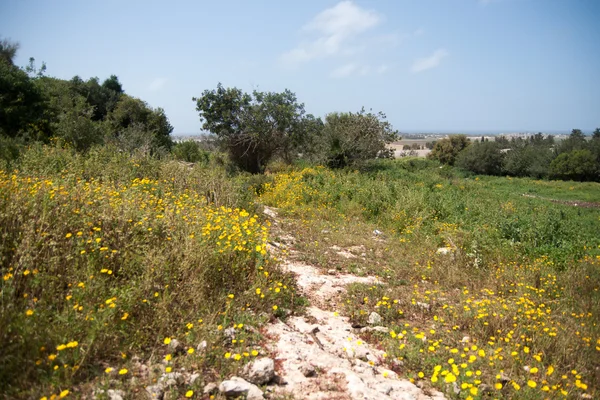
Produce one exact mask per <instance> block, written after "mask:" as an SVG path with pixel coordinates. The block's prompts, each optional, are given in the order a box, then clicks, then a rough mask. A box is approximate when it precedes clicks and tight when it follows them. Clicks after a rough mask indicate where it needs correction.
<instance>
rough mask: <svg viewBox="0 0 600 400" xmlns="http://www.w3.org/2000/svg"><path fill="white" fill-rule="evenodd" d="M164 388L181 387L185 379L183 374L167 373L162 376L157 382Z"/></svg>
mask: <svg viewBox="0 0 600 400" xmlns="http://www.w3.org/2000/svg"><path fill="white" fill-rule="evenodd" d="M158 381H159V383H161V384H162V385H163V386H164V387H165V388H170V387H173V386H177V385H183V384H184V383H185V382H184V381H185V378H184V376H183V374H181V373H179V372H169V373H168V374H164V375H162V376H161V377H160V379H159V380H158Z"/></svg>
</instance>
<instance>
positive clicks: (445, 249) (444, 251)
mask: <svg viewBox="0 0 600 400" xmlns="http://www.w3.org/2000/svg"><path fill="white" fill-rule="evenodd" d="M450 253H452V249H450V248H448V247H440V248H439V249H437V250H436V252H435V254H441V255H443V256H447V255H448V254H450Z"/></svg>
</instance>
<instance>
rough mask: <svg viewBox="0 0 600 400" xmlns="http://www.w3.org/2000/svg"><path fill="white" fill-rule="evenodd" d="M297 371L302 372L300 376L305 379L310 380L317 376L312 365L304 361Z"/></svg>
mask: <svg viewBox="0 0 600 400" xmlns="http://www.w3.org/2000/svg"><path fill="white" fill-rule="evenodd" d="M298 370H299V371H300V372H302V375H304V376H305V377H307V378H310V377H312V376H315V375H316V374H317V371H316V370H315V367H313V365H312V364H311V363H309V362H306V361H305V362H303V363H301V364H300V366H299V367H298Z"/></svg>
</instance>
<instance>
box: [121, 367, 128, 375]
mask: <svg viewBox="0 0 600 400" xmlns="http://www.w3.org/2000/svg"><path fill="white" fill-rule="evenodd" d="M127 372H128V371H127V368H123V369H120V370H119V375H125V374H127Z"/></svg>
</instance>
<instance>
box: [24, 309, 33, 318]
mask: <svg viewBox="0 0 600 400" xmlns="http://www.w3.org/2000/svg"><path fill="white" fill-rule="evenodd" d="M25 315H27V316H28V317H31V316H32V315H33V310H31V309H30V310H27V311H25Z"/></svg>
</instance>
